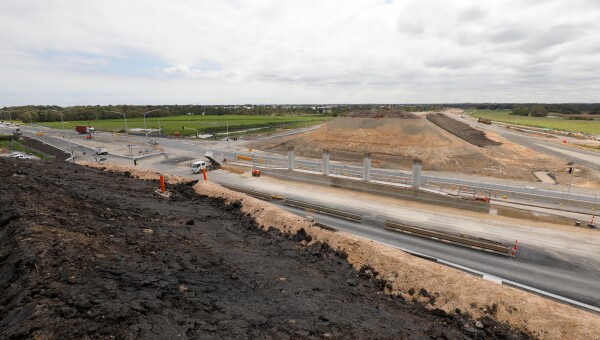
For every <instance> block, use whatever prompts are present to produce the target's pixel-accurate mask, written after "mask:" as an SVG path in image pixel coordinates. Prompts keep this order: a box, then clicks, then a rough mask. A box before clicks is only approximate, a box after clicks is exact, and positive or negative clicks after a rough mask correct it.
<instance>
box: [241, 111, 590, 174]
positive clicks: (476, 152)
mask: <svg viewBox="0 0 600 340" xmlns="http://www.w3.org/2000/svg"><path fill="white" fill-rule="evenodd" d="M368 112H369V111H368ZM357 115H358V116H359V117H355V118H350V117H340V118H335V119H333V120H331V121H330V122H328V123H327V124H324V125H323V126H321V127H320V128H318V129H316V130H313V131H309V132H305V133H301V134H297V135H292V136H284V137H280V138H275V139H269V140H265V141H257V142H254V143H250V144H248V147H249V148H252V149H257V150H264V151H269V152H277V153H281V154H286V153H287V151H288V148H289V147H293V148H294V150H295V153H296V155H298V156H302V157H310V158H315V159H321V158H322V155H323V149H328V150H329V152H330V157H331V158H330V159H331V160H332V161H334V162H335V161H338V162H343V163H355V164H356V163H362V161H363V157H364V154H365V153H370V154H371V157H372V164H373V167H376V168H388V169H403V170H407V169H410V168H411V166H412V162H413V160H414V159H415V158H419V159H421V160H422V161H423V169H424V170H433V171H452V172H460V173H466V174H476V175H482V176H491V177H498V178H506V179H519V180H528V181H536V180H537V178H536V177H535V176H534V175H533V172H534V171H539V170H540V169H543V170H544V171H551V172H555V174H556V176H557V180H558V182H559V183H561V184H565V183H568V181H569V180H570V178H566V177H565V176H563V175H562V171H563V170H564V169H565V167H566V166H567V165H566V164H567V162H566V161H565V160H563V159H560V158H558V157H554V156H549V155H545V154H542V153H539V152H537V151H535V150H532V149H529V148H526V147H523V146H520V145H517V144H515V143H512V142H510V141H507V140H505V139H503V138H501V137H500V136H498V135H496V134H494V133H491V132H488V133H484V132H482V131H479V130H477V129H475V128H471V127H469V126H468V125H467V124H463V123H462V122H459V121H457V120H454V119H451V118H448V117H445V116H440V115H437V114H436V115H432V114H428V117H433V118H430V119H433V120H434V121H435V122H437V124H438V125H439V126H438V125H436V124H434V123H433V122H431V121H429V120H428V119H393V118H378V119H374V118H364V117H360V114H357ZM419 115H421V116H423V115H427V114H426V113H419ZM457 136H458V137H457ZM459 137H460V138H459ZM478 146H481V147H478ZM586 182H589V183H586ZM594 182H598V181H597V178H596V176H594V175H593V174H592V173H591V172H590V171H588V170H585V169H584V171H583V172H582V173H581V176H580V178H576V179H575V180H574V181H573V183H574V185H575V184H580V183H582V184H585V186H592V185H593V183H594ZM596 185H597V184H596Z"/></svg>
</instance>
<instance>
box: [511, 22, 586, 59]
mask: <svg viewBox="0 0 600 340" xmlns="http://www.w3.org/2000/svg"><path fill="white" fill-rule="evenodd" d="M582 31H583V30H582V28H581V27H578V26H575V25H557V26H553V27H551V28H550V29H547V30H544V31H541V32H537V33H534V34H531V35H529V37H528V38H527V39H526V40H524V41H522V42H521V43H520V44H519V45H518V46H517V48H518V49H519V50H521V51H523V52H526V53H532V52H537V51H540V50H544V49H547V48H550V47H553V46H557V45H561V44H564V43H566V42H569V41H574V40H577V39H578V38H579V37H580V36H581V33H582Z"/></svg>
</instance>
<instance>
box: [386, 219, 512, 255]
mask: <svg viewBox="0 0 600 340" xmlns="http://www.w3.org/2000/svg"><path fill="white" fill-rule="evenodd" d="M385 227H386V228H388V229H392V230H395V231H400V232H403V233H408V234H413V235H417V236H421V237H425V238H429V239H433V240H440V241H443V242H447V243H452V244H456V245H459V246H463V247H468V248H472V249H477V250H483V251H487V252H490V253H494V254H500V255H505V256H512V257H514V254H515V252H516V251H517V249H516V248H517V244H516V242H515V246H514V247H513V248H511V247H510V246H508V245H505V244H502V243H500V242H496V241H491V240H484V239H472V238H468V237H463V236H457V235H452V234H448V233H444V232H440V231H433V230H428V229H423V228H419V227H414V226H409V225H406V224H403V223H399V222H394V221H386V222H385Z"/></svg>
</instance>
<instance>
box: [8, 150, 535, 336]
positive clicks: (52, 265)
mask: <svg viewBox="0 0 600 340" xmlns="http://www.w3.org/2000/svg"><path fill="white" fill-rule="evenodd" d="M0 183H1V184H0V206H1V207H2V210H1V211H0V245H1V247H0V273H1V275H0V292H1V293H0V338H15V339H17V338H44V339H70V338H115V337H116V338H130V339H138V338H152V339H155V338H200V339H209V338H248V337H252V338H277V339H280V338H281V339H285V338H322V337H325V338H340V339H348V338H394V339H397V338H408V337H410V338H423V339H425V338H428V339H429V338H452V339H455V338H456V339H460V338H471V337H478V338H481V337H486V338H521V337H524V335H523V334H522V333H519V332H515V331H513V330H511V329H509V328H507V327H506V326H502V325H500V324H498V323H496V322H494V321H492V320H487V319H485V320H484V319H482V321H480V322H479V323H477V322H475V321H474V320H472V319H471V318H470V317H469V315H467V314H466V313H459V314H456V315H450V314H447V313H445V312H443V311H441V310H433V311H429V310H427V309H425V308H424V307H422V306H421V305H419V303H412V302H408V301H406V300H405V299H403V298H401V297H392V296H388V295H385V294H382V289H385V287H382V281H381V280H379V279H378V278H377V274H376V273H374V271H373V269H372V268H368V267H364V268H361V270H359V271H357V270H355V269H353V267H352V266H351V265H350V264H349V263H348V262H347V261H346V260H345V258H346V257H347V254H345V253H342V252H336V251H334V250H332V249H331V248H330V247H329V246H328V245H327V244H323V243H315V242H312V245H311V246H305V244H306V243H307V242H310V241H311V240H310V235H307V234H306V232H304V231H298V232H297V233H294V234H293V235H292V234H288V235H286V234H282V233H281V232H279V231H277V230H275V229H270V230H267V231H263V230H262V229H260V228H258V226H257V224H256V222H255V221H254V220H253V219H251V218H249V217H247V216H246V215H244V214H242V213H241V212H240V210H239V208H240V207H241V204H240V203H239V202H231V204H225V203H224V201H223V200H221V199H215V198H209V197H207V196H200V195H197V194H196V193H195V191H194V190H193V188H192V187H191V184H193V183H188V184H178V185H176V186H171V187H170V189H171V195H170V197H163V196H161V195H159V194H158V193H157V192H156V188H157V187H158V183H157V182H156V181H142V180H138V179H133V178H131V177H128V176H125V175H123V174H114V173H109V172H104V171H102V170H100V169H90V168H84V167H81V166H78V165H74V164H70V163H58V162H35V161H19V162H17V161H14V160H10V159H0ZM419 294H421V295H427V292H421V293H419ZM416 295H417V294H415V296H416Z"/></svg>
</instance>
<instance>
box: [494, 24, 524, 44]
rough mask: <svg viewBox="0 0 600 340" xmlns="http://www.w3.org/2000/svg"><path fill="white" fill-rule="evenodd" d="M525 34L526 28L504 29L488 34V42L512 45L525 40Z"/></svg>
mask: <svg viewBox="0 0 600 340" xmlns="http://www.w3.org/2000/svg"><path fill="white" fill-rule="evenodd" d="M527 33H528V29H526V28H517V27H512V28H506V29H502V30H500V31H496V32H494V33H492V34H490V37H489V41H491V42H493V43H514V42H518V41H521V40H523V39H525V38H526V37H527Z"/></svg>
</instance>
